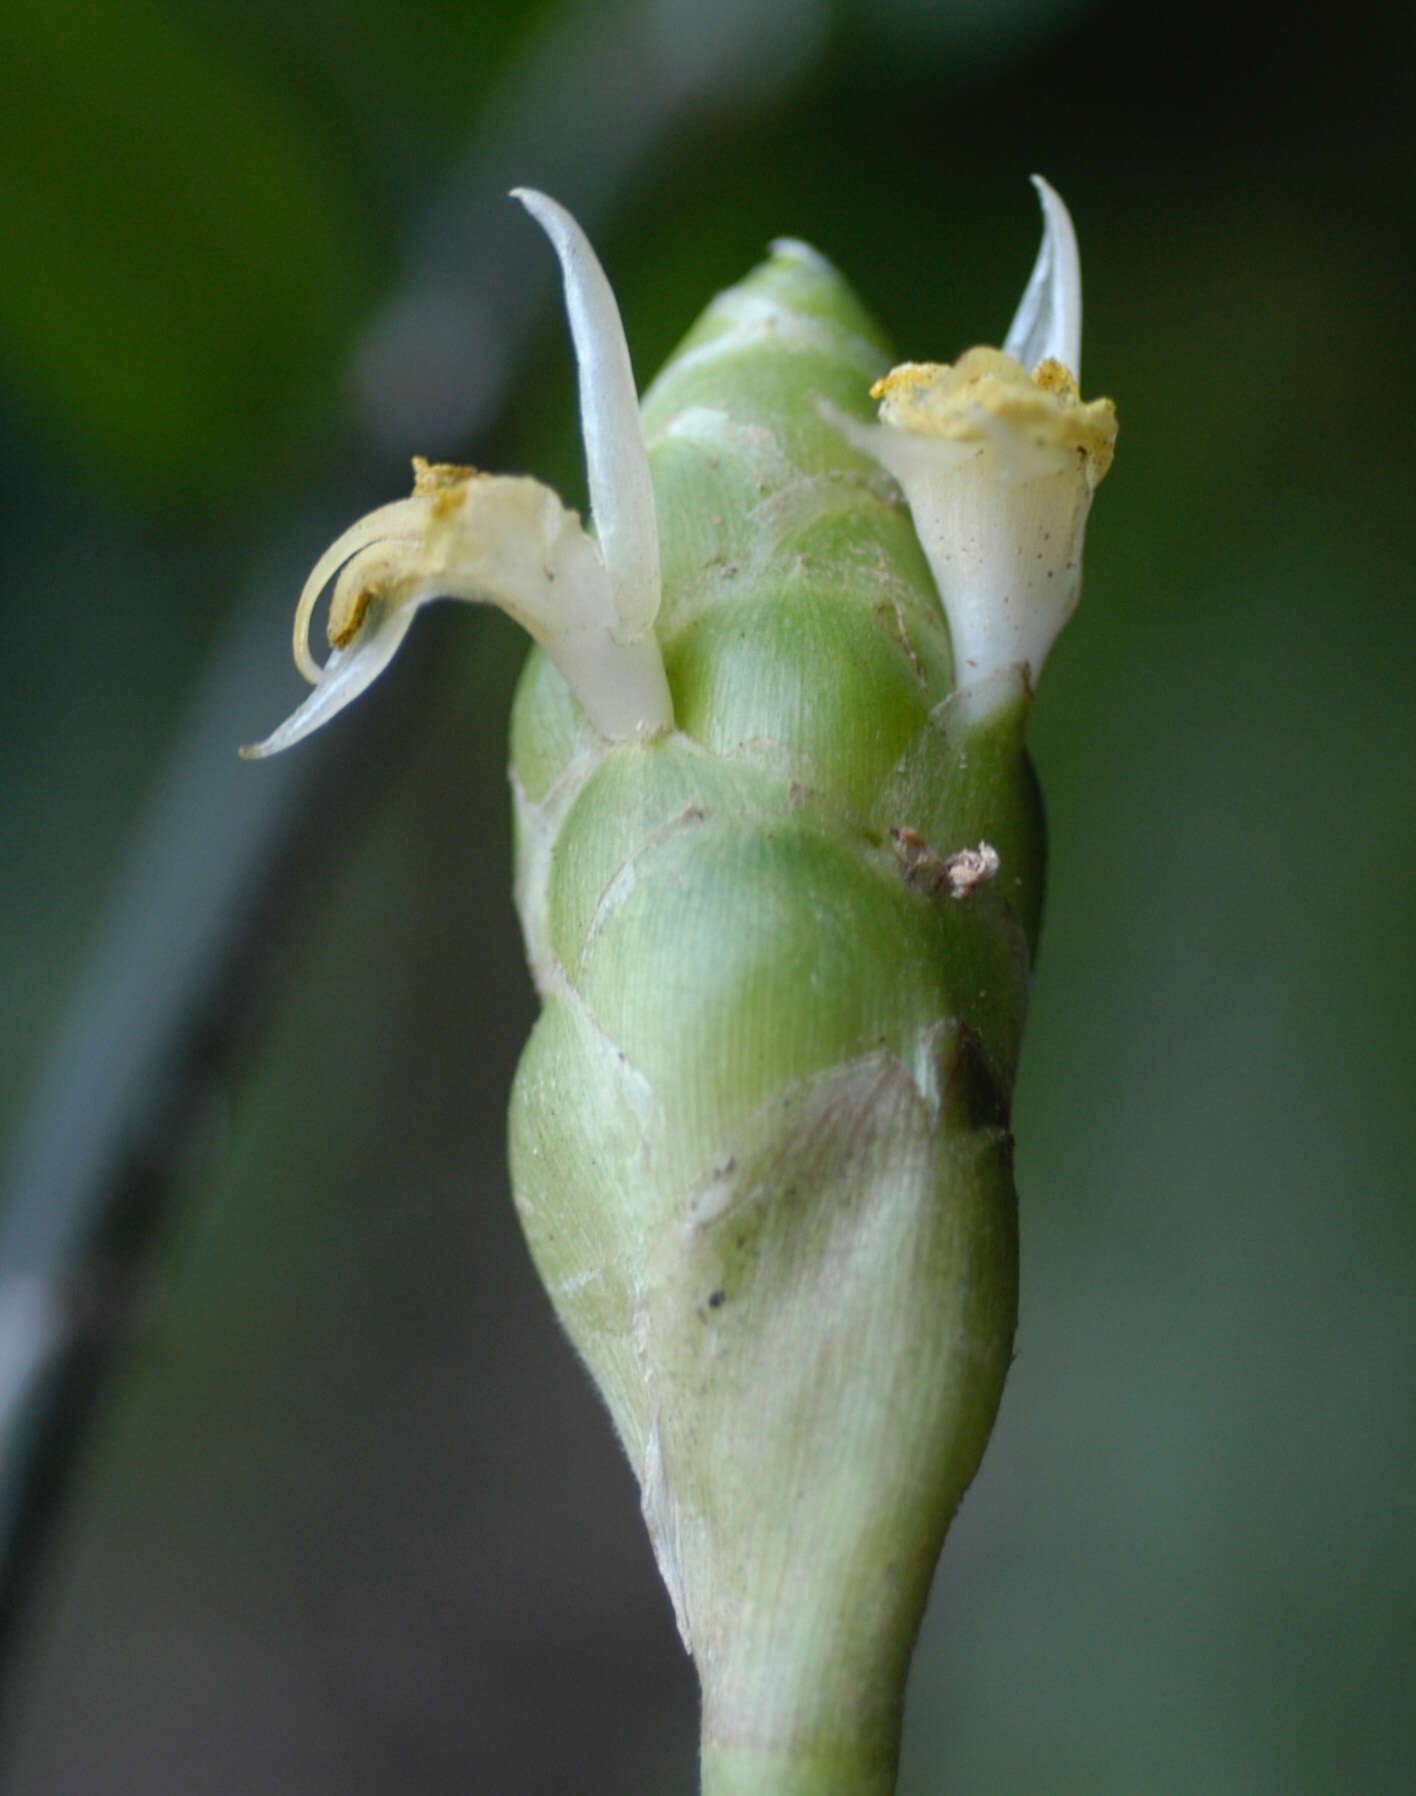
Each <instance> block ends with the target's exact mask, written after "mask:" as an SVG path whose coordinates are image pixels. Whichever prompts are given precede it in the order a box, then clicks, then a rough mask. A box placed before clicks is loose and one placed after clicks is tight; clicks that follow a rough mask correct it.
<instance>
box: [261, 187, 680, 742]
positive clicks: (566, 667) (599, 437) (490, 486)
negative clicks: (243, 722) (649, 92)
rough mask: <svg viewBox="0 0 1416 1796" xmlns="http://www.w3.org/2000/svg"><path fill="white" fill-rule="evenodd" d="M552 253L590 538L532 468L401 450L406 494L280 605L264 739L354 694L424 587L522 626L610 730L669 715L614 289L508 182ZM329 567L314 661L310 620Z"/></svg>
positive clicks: (650, 524)
mask: <svg viewBox="0 0 1416 1796" xmlns="http://www.w3.org/2000/svg"><path fill="white" fill-rule="evenodd" d="M516 197H517V198H518V199H519V200H520V201H521V202H522V204H523V205H524V206H525V207H526V208H527V210H528V211H529V212H530V213H531V214H532V216H533V217H534V218H535V219H536V220H537V222H538V223H539V224H540V225H541V226H542V227H543V229H544V230H545V231H546V233H547V235H548V236H549V237H550V239H551V243H552V247H553V248H554V249H555V252H556V256H557V258H558V260H559V262H560V266H561V274H562V278H563V281H564V286H565V297H566V309H567V311H568V313H569V316H570V324H571V335H572V337H573V339H574V343H575V350H576V359H577V364H578V368H579V377H580V407H581V425H582V430H583V434H584V437H585V454H586V467H587V472H588V476H589V485H590V493H591V500H592V503H593V505H594V509H595V517H596V524H597V526H598V530H599V542H598V543H597V542H596V541H595V540H593V539H592V538H591V537H590V536H589V535H588V534H587V533H586V532H585V531H584V530H583V529H582V528H581V524H580V519H579V518H578V517H577V516H576V514H575V513H574V512H573V511H569V510H567V509H566V507H565V506H563V505H562V504H561V502H560V500H559V499H558V498H557V497H556V495H555V494H554V493H553V492H552V491H551V490H550V489H549V488H548V487H545V486H542V485H541V484H540V482H539V481H535V480H530V479H526V478H524V477H515V476H508V475H489V474H481V473H479V472H478V471H477V470H476V469H473V468H465V467H458V466H455V465H453V464H451V463H443V462H439V463H431V462H427V461H424V460H422V459H421V458H415V459H414V463H413V475H414V481H413V492H412V494H411V495H410V496H409V497H408V498H406V499H399V500H397V501H395V502H394V503H393V504H391V505H385V506H381V507H380V508H379V509H378V510H377V511H373V512H370V513H369V515H368V516H367V517H364V518H361V519H360V520H359V521H358V523H356V524H354V525H352V526H351V527H350V528H349V529H348V530H346V531H345V532H344V534H343V535H342V536H340V537H339V538H338V540H337V541H336V542H334V543H332V544H331V545H330V547H329V548H328V549H327V550H326V551H325V553H324V554H323V555H322V556H321V557H320V559H319V560H318V561H317V562H316V564H315V566H314V568H313V569H312V570H311V573H310V576H309V578H308V579H307V580H306V582H305V585H304V588H303V590H302V591H301V594H300V599H299V603H298V604H297V606H296V609H295V623H294V631H293V647H294V653H295V662H296V665H297V667H298V668H299V669H300V672H301V673H302V674H303V675H304V677H305V678H306V679H307V680H309V681H310V683H311V684H312V685H313V687H314V691H313V692H312V693H311V694H310V696H309V697H308V698H307V699H306V700H305V702H304V704H303V705H301V706H300V707H299V708H298V709H297V710H296V711H295V712H294V713H293V715H292V716H290V717H289V718H287V720H286V721H285V723H283V724H282V725H281V726H280V728H279V729H277V730H276V731H275V732H274V733H273V734H272V735H270V736H268V737H267V738H266V740H265V741H264V742H260V743H257V744H255V745H254V746H253V747H250V748H244V749H242V751H241V752H242V754H243V755H247V756H250V757H260V756H264V755H270V754H275V753H277V752H278V751H279V750H281V749H284V748H289V747H291V746H292V745H293V744H294V743H296V742H299V741H301V740H302V739H303V738H304V737H305V736H308V735H309V734H310V733H311V732H312V731H314V730H316V729H319V728H320V727H321V726H322V725H323V724H325V723H327V722H328V721H329V720H330V719H331V718H332V717H334V716H336V715H337V714H338V713H339V712H340V711H342V710H343V709H344V707H345V706H346V705H348V704H350V703H351V702H352V701H353V700H354V699H355V698H357V697H358V696H359V694H360V693H361V692H363V691H364V690H365V689H366V688H367V687H368V686H369V685H370V684H371V683H372V682H373V681H374V680H375V679H377V678H378V676H379V674H381V673H382V672H383V670H384V668H385V667H387V665H388V663H389V662H390V660H392V658H393V656H394V654H395V653H396V651H397V649H398V647H399V645H400V644H401V643H402V641H403V638H404V637H405V636H406V635H407V633H408V629H409V626H410V624H411V623H412V621H413V618H414V616H415V615H416V613H417V612H418V610H419V609H420V608H421V607H422V606H423V605H425V604H428V603H429V602H431V601H432V600H433V599H438V598H454V599H465V600H469V601H472V602H477V603H480V602H488V603H491V604H494V605H496V606H498V607H499V608H500V609H501V610H503V611H505V612H506V613H507V615H508V616H510V617H511V618H513V619H514V620H515V621H516V622H517V623H519V624H521V625H522V627H523V628H524V629H526V630H527V631H528V632H529V633H530V635H531V636H532V637H533V638H534V639H535V640H536V641H537V642H539V643H540V644H541V646H542V647H543V648H544V649H545V651H546V653H547V654H548V655H549V656H550V658H551V660H552V661H553V662H554V663H555V664H556V666H557V667H558V668H559V669H560V671H561V673H562V674H563V675H564V676H565V679H566V682H567V684H568V685H569V686H570V688H571V690H572V692H573V693H574V694H575V696H576V697H577V698H578V699H579V700H580V702H581V704H582V705H583V706H584V708H585V710H586V712H587V714H588V715H589V717H590V720H591V722H592V723H593V724H594V725H595V727H596V728H597V729H598V730H599V731H600V732H601V734H602V735H604V736H605V737H606V738H607V739H609V740H611V741H623V740H626V739H630V738H633V737H644V736H654V735H658V734H660V733H662V732H663V731H665V730H669V729H672V727H673V702H672V699H671V696H670V693H669V687H668V681H667V679H666V677H665V674H664V664H663V657H662V655H661V653H660V649H659V644H658V640H657V638H656V637H655V635H654V627H653V626H654V620H655V617H656V615H657V612H658V609H659V590H660V589H659V543H658V528H657V524H656V521H655V514H654V495H653V488H652V486H651V484H650V480H649V458H648V452H647V450H646V448H645V444H644V434H643V429H642V427H641V424H640V421H639V403H638V398H637V396H636V393H635V387H634V376H633V373H632V371H631V368H630V362H629V350H628V348H627V346H626V344H625V340H624V329H623V326H622V325H621V323H620V317H619V311H618V308H617V307H616V305H615V300H614V294H613V293H612V292H611V290H610V284H609V282H608V281H607V280H606V278H605V273H604V270H603V269H602V268H601V267H600V264H599V262H598V261H597V260H596V257H595V252H594V250H593V249H592V248H591V247H590V244H589V241H588V240H587V238H586V237H585V234H584V232H583V231H582V230H581V229H580V227H579V225H577V224H576V222H575V220H574V219H573V218H572V217H571V216H570V214H569V213H568V212H566V211H565V210H564V208H563V207H561V206H558V205H557V204H556V203H555V201H554V200H551V199H548V198H547V197H546V195H545V194H540V193H534V192H531V191H529V190H526V189H518V190H517V193H516ZM331 580H333V581H334V591H333V593H332V595H331V599H330V610H329V626H328V635H329V641H330V648H331V653H330V656H329V658H328V660H327V661H326V662H325V663H324V665H323V666H321V665H320V664H319V662H317V661H316V660H315V658H314V656H313V655H312V654H311V652H310V640H309V637H310V622H311V619H312V617H313V615H314V611H315V607H316V605H317V604H318V602H319V599H320V595H321V593H322V592H323V591H324V589H325V587H326V586H327V585H328V584H329V582H330V581H331Z"/></svg>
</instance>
